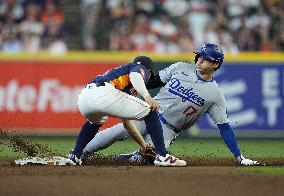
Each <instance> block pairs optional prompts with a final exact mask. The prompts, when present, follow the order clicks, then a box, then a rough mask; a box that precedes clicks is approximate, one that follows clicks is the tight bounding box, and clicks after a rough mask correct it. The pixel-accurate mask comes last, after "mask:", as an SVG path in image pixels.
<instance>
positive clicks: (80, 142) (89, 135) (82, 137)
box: [73, 121, 100, 158]
mask: <svg viewBox="0 0 284 196" xmlns="http://www.w3.org/2000/svg"><path fill="white" fill-rule="evenodd" d="M99 128H100V125H94V124H92V123H90V122H89V121H87V122H85V124H84V125H83V126H82V128H81V131H80V133H79V135H78V137H77V141H76V145H75V147H74V149H73V153H74V154H75V155H76V156H77V157H78V158H80V157H81V155H82V154H83V149H84V148H85V147H86V145H87V144H88V143H89V142H90V141H91V140H92V139H93V138H94V137H95V135H96V134H97V132H98V130H99Z"/></svg>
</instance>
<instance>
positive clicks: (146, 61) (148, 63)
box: [133, 56, 153, 70]
mask: <svg viewBox="0 0 284 196" xmlns="http://www.w3.org/2000/svg"><path fill="white" fill-rule="evenodd" d="M133 63H136V64H142V65H144V66H145V67H146V68H147V69H149V70H151V69H152V67H153V61H152V59H151V58H150V57H147V56H137V57H135V59H134V60H133Z"/></svg>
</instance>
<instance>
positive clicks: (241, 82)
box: [198, 63, 284, 130]
mask: <svg viewBox="0 0 284 196" xmlns="http://www.w3.org/2000/svg"><path fill="white" fill-rule="evenodd" d="M215 80H216V81H218V84H219V87H220V88H221V89H222V92H223V93H224V95H225V98H226V101H227V112H228V116H229V120H230V124H231V125H232V126H233V127H235V128H238V129H250V130H284V64H283V63H230V64H224V65H222V68H221V69H220V70H218V71H217V72H216V75H215ZM198 127H199V128H201V129H211V128H215V125H213V123H212V121H211V119H210V117H209V116H208V115H207V116H206V117H205V118H203V119H202V120H201V121H200V122H199V123H198Z"/></svg>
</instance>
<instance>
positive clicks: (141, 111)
mask: <svg viewBox="0 0 284 196" xmlns="http://www.w3.org/2000/svg"><path fill="white" fill-rule="evenodd" d="M151 67H152V60H151V59H150V58H149V57H146V56H138V57H136V58H135V59H134V61H133V63H129V64H126V65H122V66H120V67H117V68H115V69H112V70H109V71H108V72H106V73H105V74H104V75H99V76H97V77H96V78H95V79H94V80H92V81H90V82H89V83H88V84H87V85H86V86H85V87H84V88H83V89H82V91H81V93H80V94H79V96H78V100H77V105H78V108H79V111H80V112H81V114H82V115H83V116H84V117H85V118H86V119H87V121H86V123H85V124H84V125H83V126H82V128H81V131H80V133H79V135H78V137H77V141H76V145H75V147H74V148H73V149H72V150H71V151H70V153H69V154H68V155H67V157H66V164H70V165H80V164H81V163H82V161H81V159H80V157H81V155H82V153H83V149H84V148H85V147H86V145H87V144H88V143H89V141H91V140H92V139H93V137H94V136H95V135H96V134H97V132H98V130H99V128H100V126H101V125H102V124H103V123H104V122H105V121H106V120H107V117H108V116H112V117H117V118H121V119H122V120H123V124H124V127H126V129H127V132H128V133H129V134H130V135H131V136H132V137H133V138H134V139H135V140H136V141H137V142H138V143H139V145H140V146H141V147H142V148H146V147H147V144H146V142H145V141H144V139H143V138H142V136H141V135H140V133H139V131H138V130H137V128H136V127H135V125H134V124H133V123H132V121H130V120H134V119H136V120H144V122H145V126H146V127H147V133H148V134H149V135H150V137H151V140H152V141H153V145H154V147H155V150H156V154H157V156H156V159H155V163H154V164H155V165H157V166H185V165H186V162H185V161H183V160H179V159H178V158H176V157H174V156H172V155H170V154H167V151H166V148H165V144H164V139H163V130H162V127H161V124H160V121H159V117H158V114H157V112H156V111H157V110H158V108H159V107H160V106H159V104H158V103H157V102H156V101H155V100H154V99H153V98H152V97H151V96H150V94H149V92H148V90H147V89H146V86H145V83H147V81H148V80H149V78H150V75H151V73H152V72H151ZM137 93H138V94H139V95H141V96H142V97H143V98H144V100H145V101H143V100H142V99H139V98H137V97H135V96H136V94H137Z"/></svg>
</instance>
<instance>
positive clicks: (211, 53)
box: [194, 43, 224, 66]
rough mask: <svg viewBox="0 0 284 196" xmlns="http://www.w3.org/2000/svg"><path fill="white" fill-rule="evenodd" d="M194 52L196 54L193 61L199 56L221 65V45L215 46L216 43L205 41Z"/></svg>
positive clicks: (222, 57) (222, 54)
mask: <svg viewBox="0 0 284 196" xmlns="http://www.w3.org/2000/svg"><path fill="white" fill-rule="evenodd" d="M194 53H195V54H196V56H195V63H196V62H197V60H198V58H199V57H203V58H204V59H207V60H211V61H215V62H217V63H219V65H220V66H221V64H222V63H223V60H224V52H223V50H222V49H221V47H219V46H217V45H216V44H210V43H206V44H204V45H203V46H202V47H201V48H200V49H199V50H198V51H197V52H194Z"/></svg>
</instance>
